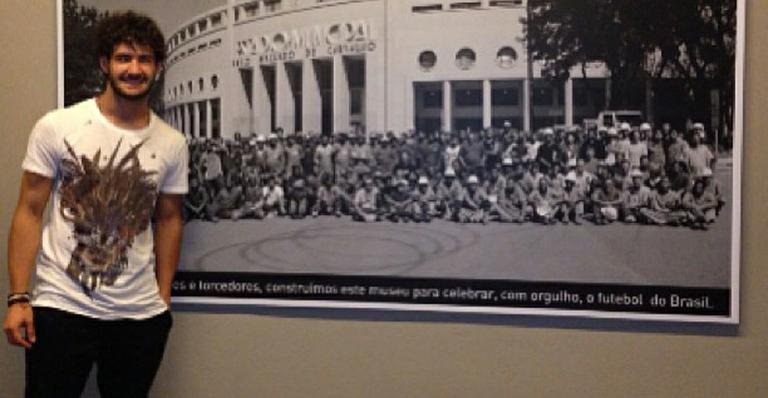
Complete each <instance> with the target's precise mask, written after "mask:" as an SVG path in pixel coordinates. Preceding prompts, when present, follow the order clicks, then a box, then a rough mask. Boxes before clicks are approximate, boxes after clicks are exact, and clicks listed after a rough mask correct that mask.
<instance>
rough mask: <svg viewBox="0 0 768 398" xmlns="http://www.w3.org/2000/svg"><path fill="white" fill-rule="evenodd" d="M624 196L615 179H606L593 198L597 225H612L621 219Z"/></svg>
mask: <svg viewBox="0 0 768 398" xmlns="http://www.w3.org/2000/svg"><path fill="white" fill-rule="evenodd" d="M623 201H624V196H623V194H622V192H621V190H619V189H618V188H616V182H614V180H613V179H611V178H607V179H605V180H604V181H603V182H602V184H601V186H600V187H599V188H598V189H596V190H595V192H594V194H593V196H592V202H593V210H594V216H595V224H597V225H604V224H610V223H612V222H614V221H616V220H618V219H619V211H620V210H621V204H622V202H623Z"/></svg>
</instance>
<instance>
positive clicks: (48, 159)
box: [21, 117, 61, 178]
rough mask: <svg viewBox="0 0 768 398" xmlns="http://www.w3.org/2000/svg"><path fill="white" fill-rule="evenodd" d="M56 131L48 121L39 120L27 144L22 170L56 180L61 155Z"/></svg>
mask: <svg viewBox="0 0 768 398" xmlns="http://www.w3.org/2000/svg"><path fill="white" fill-rule="evenodd" d="M56 135H57V134H56V130H55V129H54V128H53V126H52V125H51V124H50V122H49V121H48V120H47V118H45V117H44V118H42V119H40V120H38V122H37V123H36V124H35V127H33V128H32V133H31V134H30V135H29V141H28V143H27V153H26V155H25V157H24V160H23V161H22V163H21V168H22V169H23V170H26V171H30V172H32V173H35V174H40V175H42V176H45V177H48V178H54V177H55V176H56V174H57V172H58V164H59V160H60V157H61V155H60V154H59V151H58V144H57V143H58V142H59V139H58V138H57V137H56Z"/></svg>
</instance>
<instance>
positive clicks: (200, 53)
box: [164, 0, 610, 137]
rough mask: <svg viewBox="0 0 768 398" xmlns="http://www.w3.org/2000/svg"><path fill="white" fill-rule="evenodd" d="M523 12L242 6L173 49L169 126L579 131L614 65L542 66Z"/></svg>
mask: <svg viewBox="0 0 768 398" xmlns="http://www.w3.org/2000/svg"><path fill="white" fill-rule="evenodd" d="M525 13H526V8H525V3H524V1H523V0H478V1H462V0H258V1H233V0H229V2H228V3H227V5H225V6H222V7H219V8H215V9H211V10H209V11H208V12H206V13H204V14H202V15H199V16H197V17H195V18H193V19H191V20H189V21H188V22H187V23H185V24H184V25H182V26H181V27H180V28H179V29H178V30H176V31H175V32H173V33H172V34H170V35H169V37H168V43H167V46H168V54H169V55H168V62H167V73H166V80H165V86H164V90H165V92H164V100H165V110H166V114H165V118H166V120H168V121H170V123H171V124H173V125H174V126H176V127H177V128H179V129H180V130H182V131H183V132H184V133H185V134H186V135H187V136H190V137H232V136H234V134H235V133H240V134H243V135H247V134H251V133H257V134H265V133H268V132H270V131H274V130H276V129H278V128H281V129H282V130H283V131H284V132H285V133H288V134H290V133H292V132H295V131H302V132H307V133H309V132H312V133H318V132H341V131H355V130H356V131H366V132H384V131H390V130H391V131H394V132H401V131H406V130H410V129H420V130H425V131H435V130H442V131H451V130H457V129H464V128H472V129H480V128H483V127H488V126H497V127H500V126H502V125H503V124H504V123H505V121H508V122H509V123H511V124H512V126H514V127H517V128H519V129H526V130H527V129H532V128H538V127H542V126H545V125H553V124H565V125H570V124H576V123H580V122H581V121H582V120H583V119H584V118H593V117H595V116H596V115H597V113H598V112H599V111H600V110H603V109H604V107H605V104H606V102H607V101H606V98H607V96H608V95H609V94H608V93H609V92H610V89H609V84H610V83H609V79H608V71H607V70H606V69H605V68H603V67H602V66H601V65H590V66H589V67H587V68H586V73H587V78H586V79H585V78H583V75H582V71H581V68H579V70H578V71H577V72H576V71H574V73H573V74H572V75H573V76H574V77H578V78H572V79H570V80H568V81H566V82H565V83H564V84H561V85H553V84H552V83H550V82H549V81H547V80H545V79H543V78H542V77H541V72H540V68H539V66H538V65H536V64H535V63H531V64H530V65H529V63H528V61H527V54H526V43H525V40H524V31H523V29H524V28H523V25H522V23H521V22H520V19H521V18H523V17H524V16H525Z"/></svg>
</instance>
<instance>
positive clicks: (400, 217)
mask: <svg viewBox="0 0 768 398" xmlns="http://www.w3.org/2000/svg"><path fill="white" fill-rule="evenodd" d="M384 202H385V203H386V213H385V217H386V218H387V219H388V220H389V221H392V222H400V221H403V222H408V221H410V220H411V219H412V218H413V203H414V201H413V198H412V197H411V195H410V192H409V187H408V181H406V180H403V179H397V181H395V186H394V187H393V189H389V190H387V192H386V193H385V194H384Z"/></svg>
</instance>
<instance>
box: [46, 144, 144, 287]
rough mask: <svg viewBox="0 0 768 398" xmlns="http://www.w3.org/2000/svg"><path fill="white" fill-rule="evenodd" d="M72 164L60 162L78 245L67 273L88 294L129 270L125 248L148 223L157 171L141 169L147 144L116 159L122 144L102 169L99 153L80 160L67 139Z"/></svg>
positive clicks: (66, 209) (66, 211)
mask: <svg viewBox="0 0 768 398" xmlns="http://www.w3.org/2000/svg"><path fill="white" fill-rule="evenodd" d="M64 143H65V144H66V146H67V151H68V152H69V155H70V157H71V159H64V160H63V161H62V182H61V188H60V194H61V207H60V209H61V215H62V217H64V219H65V220H67V221H70V222H72V223H73V224H74V238H75V240H76V241H77V246H76V247H75V249H74V250H73V252H72V257H71V259H70V261H69V265H68V266H67V274H68V275H69V276H70V277H72V278H73V279H74V280H75V281H76V282H78V283H79V284H80V286H82V288H83V290H84V291H85V293H86V294H88V295H90V294H91V293H92V292H93V291H94V290H95V289H96V288H97V287H99V286H101V285H105V286H111V285H112V284H114V282H115V280H116V279H117V277H118V276H119V275H120V274H121V273H122V272H123V271H124V270H125V269H126V268H127V266H128V256H127V253H126V252H127V249H128V248H129V247H131V244H132V243H133V239H134V237H135V236H136V235H137V234H139V233H141V232H142V231H144V230H145V229H146V228H147V227H148V226H149V222H150V217H151V215H152V210H153V208H154V203H155V195H156V187H157V184H156V183H155V181H154V180H153V179H152V178H151V176H152V175H153V174H155V173H156V172H155V171H145V170H143V169H142V168H141V164H140V162H139V157H138V152H139V148H140V147H141V146H142V145H143V144H144V141H142V142H141V143H139V144H138V145H136V146H134V147H133V148H131V149H130V150H129V151H128V152H127V153H126V154H125V155H124V156H123V157H122V158H120V159H117V153H118V150H119V149H120V144H121V143H122V139H121V140H120V141H118V143H117V145H116V147H115V149H114V151H113V152H112V154H111V155H110V157H109V158H108V159H107V162H106V164H104V165H103V166H102V165H101V149H99V150H98V151H96V153H95V154H94V155H93V157H92V158H90V159H89V158H88V157H87V156H85V155H77V154H76V153H75V151H74V149H72V146H71V145H70V144H69V142H67V141H66V140H65V141H64Z"/></svg>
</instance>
